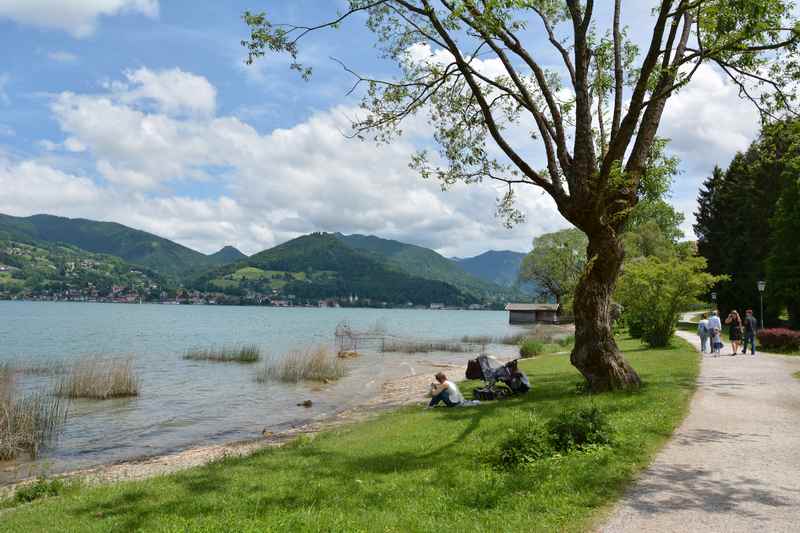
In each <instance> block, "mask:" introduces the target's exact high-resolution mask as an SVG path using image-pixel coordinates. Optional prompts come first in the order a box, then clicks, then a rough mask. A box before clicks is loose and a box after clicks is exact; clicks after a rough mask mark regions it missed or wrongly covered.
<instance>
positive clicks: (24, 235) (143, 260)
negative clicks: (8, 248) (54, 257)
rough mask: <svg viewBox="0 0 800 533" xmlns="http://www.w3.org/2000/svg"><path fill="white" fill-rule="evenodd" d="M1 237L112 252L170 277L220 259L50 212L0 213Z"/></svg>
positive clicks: (142, 234) (150, 236) (142, 233)
mask: <svg viewBox="0 0 800 533" xmlns="http://www.w3.org/2000/svg"><path fill="white" fill-rule="evenodd" d="M0 238H6V239H14V240H16V241H19V242H27V243H30V244H33V245H40V244H42V243H51V244H55V243H63V244H69V245H72V246H76V247H78V248H80V249H82V250H86V251H87V252H92V253H99V254H107V255H115V256H117V257H119V258H121V259H124V260H125V261H127V262H129V263H133V264H136V265H141V266H144V267H147V268H150V269H153V270H155V271H157V272H159V273H160V274H162V275H165V276H169V277H173V278H182V277H185V276H187V275H189V274H191V273H196V272H199V271H202V270H203V269H206V268H209V267H212V266H216V265H219V264H221V262H222V260H223V258H222V257H221V256H217V254H215V256H217V257H212V256H207V255H205V254H202V253H200V252H197V251H195V250H192V249H190V248H187V247H186V246H182V245H180V244H178V243H175V242H172V241H170V240H168V239H164V238H162V237H158V236H156V235H153V234H152V233H147V232H145V231H141V230H137V229H133V228H129V227H127V226H123V225H122V224H117V223H116V222H98V221H94V220H86V219H81V218H65V217H57V216H53V215H34V216H31V217H25V218H21V217H12V216H8V215H2V214H0ZM223 250H224V249H223ZM223 250H221V251H220V252H218V254H221V252H223ZM237 251H238V250H237ZM226 253H230V252H226Z"/></svg>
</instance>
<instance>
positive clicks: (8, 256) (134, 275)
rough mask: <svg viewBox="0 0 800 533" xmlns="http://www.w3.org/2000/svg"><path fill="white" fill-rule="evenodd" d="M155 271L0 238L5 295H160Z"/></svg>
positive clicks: (114, 259)
mask: <svg viewBox="0 0 800 533" xmlns="http://www.w3.org/2000/svg"><path fill="white" fill-rule="evenodd" d="M164 288H165V282H164V280H163V279H162V278H161V277H160V276H159V275H158V274H157V273H155V272H153V271H151V270H148V269H145V268H142V267H137V266H133V265H131V264H130V263H126V262H125V261H123V260H122V259H120V258H118V257H114V256H110V255H104V254H93V253H89V252H86V251H84V250H81V249H79V248H75V247H73V246H69V245H62V244H42V245H33V244H28V243H24V242H19V241H13V240H8V239H0V294H5V295H8V296H12V297H16V296H24V297H42V296H53V295H60V296H61V297H68V296H70V297H78V296H80V297H87V298H89V297H94V298H98V297H110V296H113V295H115V294H116V295H118V296H119V295H122V294H126V295H128V294H130V295H137V296H138V295H141V296H143V297H144V296H147V295H151V296H152V295H158V294H159V292H160V291H161V290H163V289H164Z"/></svg>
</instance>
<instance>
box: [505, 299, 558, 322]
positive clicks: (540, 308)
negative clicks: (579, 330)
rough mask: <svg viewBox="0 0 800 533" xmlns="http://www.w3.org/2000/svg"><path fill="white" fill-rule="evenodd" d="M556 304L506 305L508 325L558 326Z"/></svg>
mask: <svg viewBox="0 0 800 533" xmlns="http://www.w3.org/2000/svg"><path fill="white" fill-rule="evenodd" d="M558 310H559V309H558V304H513V303H512V304H507V305H506V311H508V323H509V324H558Z"/></svg>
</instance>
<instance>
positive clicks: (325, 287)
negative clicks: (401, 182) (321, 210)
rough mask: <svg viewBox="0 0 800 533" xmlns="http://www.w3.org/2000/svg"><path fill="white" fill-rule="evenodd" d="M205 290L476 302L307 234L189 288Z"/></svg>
mask: <svg viewBox="0 0 800 533" xmlns="http://www.w3.org/2000/svg"><path fill="white" fill-rule="evenodd" d="M194 285H195V286H196V287H197V288H199V289H200V288H202V289H205V290H219V289H227V290H240V291H243V290H250V291H256V292H261V293H273V294H276V295H280V296H281V297H289V296H290V295H292V296H294V297H295V298H296V299H299V300H303V301H313V300H316V299H324V298H348V297H349V296H351V295H352V296H358V298H359V301H360V302H361V303H365V301H372V303H374V304H377V303H380V302H386V303H388V304H394V305H398V304H399V305H403V304H407V303H409V302H411V303H413V304H415V305H429V304H431V303H443V304H446V305H465V304H470V303H475V302H477V299H476V298H475V297H474V296H472V295H470V294H466V293H464V292H462V291H460V290H459V289H458V288H457V287H455V286H453V285H451V284H448V283H445V282H442V281H436V280H431V279H425V278H422V277H418V276H412V275H409V274H407V273H405V272H401V271H399V270H398V269H396V268H392V267H391V266H390V265H389V264H388V263H387V262H386V261H384V260H382V259H381V258H380V257H378V256H376V255H374V254H367V253H363V252H362V251H360V250H356V249H354V248H353V247H351V246H348V245H347V244H345V243H344V242H342V241H341V240H340V239H338V238H337V237H336V236H334V235H333V234H326V233H313V234H310V235H305V236H303V237H299V238H297V239H293V240H291V241H288V242H285V243H283V244H281V245H279V246H276V247H274V248H271V249H269V250H265V251H263V252H260V253H258V254H255V255H253V256H251V257H249V258H247V259H246V260H244V261H242V262H239V263H236V264H235V265H227V266H225V267H222V268H219V269H214V270H212V271H210V272H208V273H205V274H203V275H202V276H200V277H199V278H198V279H197V280H196V281H195V283H194Z"/></svg>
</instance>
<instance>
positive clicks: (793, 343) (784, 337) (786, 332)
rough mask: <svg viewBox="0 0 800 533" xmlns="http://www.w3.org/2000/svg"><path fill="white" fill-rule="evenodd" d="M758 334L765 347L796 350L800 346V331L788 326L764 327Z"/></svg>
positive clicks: (761, 344) (760, 342)
mask: <svg viewBox="0 0 800 533" xmlns="http://www.w3.org/2000/svg"><path fill="white" fill-rule="evenodd" d="M756 336H757V337H758V344H759V345H760V346H761V347H762V348H765V349H771V348H775V349H779V350H796V349H798V348H800V331H794V330H792V329H787V328H772V329H762V330H760V331H759V332H758V333H757V334H756Z"/></svg>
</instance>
